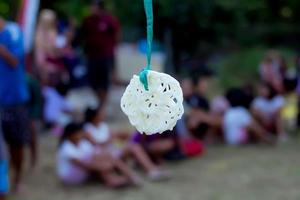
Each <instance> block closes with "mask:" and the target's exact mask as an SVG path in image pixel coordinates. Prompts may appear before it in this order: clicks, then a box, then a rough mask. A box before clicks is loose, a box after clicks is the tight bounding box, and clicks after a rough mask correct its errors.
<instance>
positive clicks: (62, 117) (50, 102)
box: [42, 83, 74, 135]
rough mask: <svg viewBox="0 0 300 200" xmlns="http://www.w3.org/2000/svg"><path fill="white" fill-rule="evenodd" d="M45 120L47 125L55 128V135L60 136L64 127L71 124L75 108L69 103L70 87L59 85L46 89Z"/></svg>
mask: <svg viewBox="0 0 300 200" xmlns="http://www.w3.org/2000/svg"><path fill="white" fill-rule="evenodd" d="M42 92H43V97H44V101H45V102H44V104H45V105H44V120H45V122H46V124H47V125H48V126H49V127H50V128H53V129H52V132H53V134H54V135H60V134H61V133H62V131H63V127H64V126H65V125H67V124H68V123H70V122H71V120H72V113H73V112H74V108H73V106H72V105H71V104H70V102H68V101H67V99H66V95H67V93H68V86H67V85H66V84H64V83H58V84H57V85H56V86H55V87H48V86H46V87H44V88H43V91H42Z"/></svg>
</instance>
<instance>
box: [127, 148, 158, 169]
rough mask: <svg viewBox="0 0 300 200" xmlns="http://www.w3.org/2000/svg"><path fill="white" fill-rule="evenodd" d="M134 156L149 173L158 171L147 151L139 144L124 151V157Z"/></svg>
mask: <svg viewBox="0 0 300 200" xmlns="http://www.w3.org/2000/svg"><path fill="white" fill-rule="evenodd" d="M128 155H129V156H133V157H134V158H135V159H136V161H137V162H138V163H139V164H140V165H141V166H142V167H143V168H144V169H145V170H146V171H147V172H148V173H150V172H151V171H153V170H156V166H155V165H154V163H153V162H152V161H151V160H150V158H149V156H148V155H147V153H146V151H145V150H144V149H143V148H142V147H141V145H139V144H129V145H127V146H126V147H125V149H124V156H125V157H126V156H128Z"/></svg>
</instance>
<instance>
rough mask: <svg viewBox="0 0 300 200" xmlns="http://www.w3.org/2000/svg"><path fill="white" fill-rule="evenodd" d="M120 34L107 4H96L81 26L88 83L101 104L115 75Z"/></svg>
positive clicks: (103, 102) (104, 101)
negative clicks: (115, 51)
mask: <svg viewBox="0 0 300 200" xmlns="http://www.w3.org/2000/svg"><path fill="white" fill-rule="evenodd" d="M119 31H120V25H119V22H118V20H117V18H116V17H114V16H113V15H112V14H111V13H109V12H108V11H107V10H106V9H105V4H104V1H103V0H96V1H93V2H92V5H91V14H90V15H89V16H88V17H86V18H85V19H84V21H83V24H82V27H81V40H82V41H83V45H84V50H85V54H86V56H87V59H88V65H87V68H88V78H89V82H90V84H91V86H92V88H93V89H94V90H95V92H96V93H97V96H98V98H99V100H100V101H101V104H102V105H104V104H105V103H106V100H107V94H108V90H109V86H110V84H111V78H112V75H113V73H114V50H115V47H116V44H117V41H118V36H119Z"/></svg>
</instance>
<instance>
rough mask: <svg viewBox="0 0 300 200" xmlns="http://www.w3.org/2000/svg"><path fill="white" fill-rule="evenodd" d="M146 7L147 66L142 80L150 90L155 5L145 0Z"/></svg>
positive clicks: (141, 73) (142, 74)
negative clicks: (149, 78)
mask: <svg viewBox="0 0 300 200" xmlns="http://www.w3.org/2000/svg"><path fill="white" fill-rule="evenodd" d="M144 8H145V13H146V18H147V44H148V48H147V66H146V67H145V68H144V69H143V70H142V71H141V72H140V74H139V76H140V81H141V82H142V84H143V85H144V88H145V90H149V87H148V79H147V75H148V71H149V70H151V53H152V41H153V6H152V0H144Z"/></svg>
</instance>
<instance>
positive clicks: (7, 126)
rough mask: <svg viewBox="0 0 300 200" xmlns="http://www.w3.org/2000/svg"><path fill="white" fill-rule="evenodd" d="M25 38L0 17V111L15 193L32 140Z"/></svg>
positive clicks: (13, 26)
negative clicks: (29, 143)
mask: <svg viewBox="0 0 300 200" xmlns="http://www.w3.org/2000/svg"><path fill="white" fill-rule="evenodd" d="M24 65H25V64H24V47H23V36H22V32H21V30H20V28H19V26H18V25H17V24H16V23H13V22H7V21H5V20H4V19H3V18H2V17H1V16H0V110H1V122H2V130H3V136H4V139H5V141H6V143H7V144H8V148H9V152H10V159H11V166H12V169H13V172H14V173H13V175H14V176H13V178H12V190H14V191H18V190H19V188H20V183H21V179H22V165H23V154H24V146H25V144H26V143H27V142H28V140H29V128H28V126H29V120H28V113H27V108H26V103H27V101H28V99H29V91H28V89H27V83H26V79H25V66H24Z"/></svg>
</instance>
